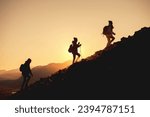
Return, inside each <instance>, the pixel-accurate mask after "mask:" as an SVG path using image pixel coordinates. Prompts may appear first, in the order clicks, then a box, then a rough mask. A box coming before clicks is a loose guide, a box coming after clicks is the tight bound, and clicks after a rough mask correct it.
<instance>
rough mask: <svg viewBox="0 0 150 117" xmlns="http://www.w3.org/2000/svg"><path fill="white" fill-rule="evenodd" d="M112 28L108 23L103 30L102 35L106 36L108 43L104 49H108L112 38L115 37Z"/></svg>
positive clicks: (111, 24) (109, 22)
mask: <svg viewBox="0 0 150 117" xmlns="http://www.w3.org/2000/svg"><path fill="white" fill-rule="evenodd" d="M113 28H114V26H113V22H112V21H108V25H107V26H105V27H104V28H103V34H104V35H105V36H106V38H107V41H108V42H107V45H106V47H108V46H109V45H110V44H111V43H112V42H113V41H114V39H115V37H114V36H113V35H115V33H114V32H113Z"/></svg>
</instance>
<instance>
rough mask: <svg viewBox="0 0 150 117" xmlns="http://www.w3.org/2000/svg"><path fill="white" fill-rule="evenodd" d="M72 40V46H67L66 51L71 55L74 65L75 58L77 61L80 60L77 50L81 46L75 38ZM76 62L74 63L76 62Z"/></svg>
mask: <svg viewBox="0 0 150 117" xmlns="http://www.w3.org/2000/svg"><path fill="white" fill-rule="evenodd" d="M73 39H74V40H73V41H72V44H71V45H70V46H69V49H68V51H69V52H70V53H72V55H73V61H72V63H73V64H74V63H75V59H76V56H78V58H77V60H78V59H79V58H80V56H81V55H80V53H78V48H79V47H80V46H81V44H80V42H78V39H77V38H76V37H74V38H73ZM77 60H76V61H77Z"/></svg>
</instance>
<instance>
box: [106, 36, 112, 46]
mask: <svg viewBox="0 0 150 117" xmlns="http://www.w3.org/2000/svg"><path fill="white" fill-rule="evenodd" d="M106 37H107V45H106V47H108V46H109V45H110V43H111V41H110V37H109V35H108V36H106Z"/></svg>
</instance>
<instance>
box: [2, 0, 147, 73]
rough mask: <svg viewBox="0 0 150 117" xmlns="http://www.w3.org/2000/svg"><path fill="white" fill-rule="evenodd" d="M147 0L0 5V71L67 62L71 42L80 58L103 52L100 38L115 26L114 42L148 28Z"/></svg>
mask: <svg viewBox="0 0 150 117" xmlns="http://www.w3.org/2000/svg"><path fill="white" fill-rule="evenodd" d="M149 6H150V0H124V1H123V0H0V70H1V69H7V70H8V69H14V68H18V67H19V66H20V64H21V63H23V62H24V61H25V60H26V59H27V58H28V57H30V58H31V59H32V60H33V61H32V64H31V65H32V66H36V65H45V64H48V63H51V62H64V61H66V60H70V59H72V55H71V54H70V53H68V51H67V50H68V46H69V45H70V43H71V41H72V39H73V37H74V36H76V37H78V39H79V41H80V42H81V43H82V48H81V54H82V57H83V58H85V57H87V56H89V55H91V54H94V52H95V51H98V50H100V49H103V48H104V47H105V45H106V38H105V37H104V36H103V35H101V32H102V28H103V26H104V25H107V23H108V20H112V21H113V22H114V27H115V28H114V32H116V36H115V37H116V40H115V41H119V39H120V38H121V37H123V36H128V35H133V34H134V31H136V30H139V29H140V28H142V27H144V26H150V13H149V11H150V7H149Z"/></svg>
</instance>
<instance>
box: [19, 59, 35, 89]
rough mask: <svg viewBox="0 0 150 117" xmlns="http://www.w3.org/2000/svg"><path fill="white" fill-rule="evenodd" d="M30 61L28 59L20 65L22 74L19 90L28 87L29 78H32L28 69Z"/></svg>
mask: <svg viewBox="0 0 150 117" xmlns="http://www.w3.org/2000/svg"><path fill="white" fill-rule="evenodd" d="M31 61H32V60H31V59H30V58H28V59H27V60H26V61H25V63H24V64H21V65H20V68H19V69H20V71H21V72H22V77H23V82H22V85H21V90H24V89H26V88H27V87H28V83H29V80H30V78H31V76H33V74H32V71H31V69H30V63H31Z"/></svg>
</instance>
